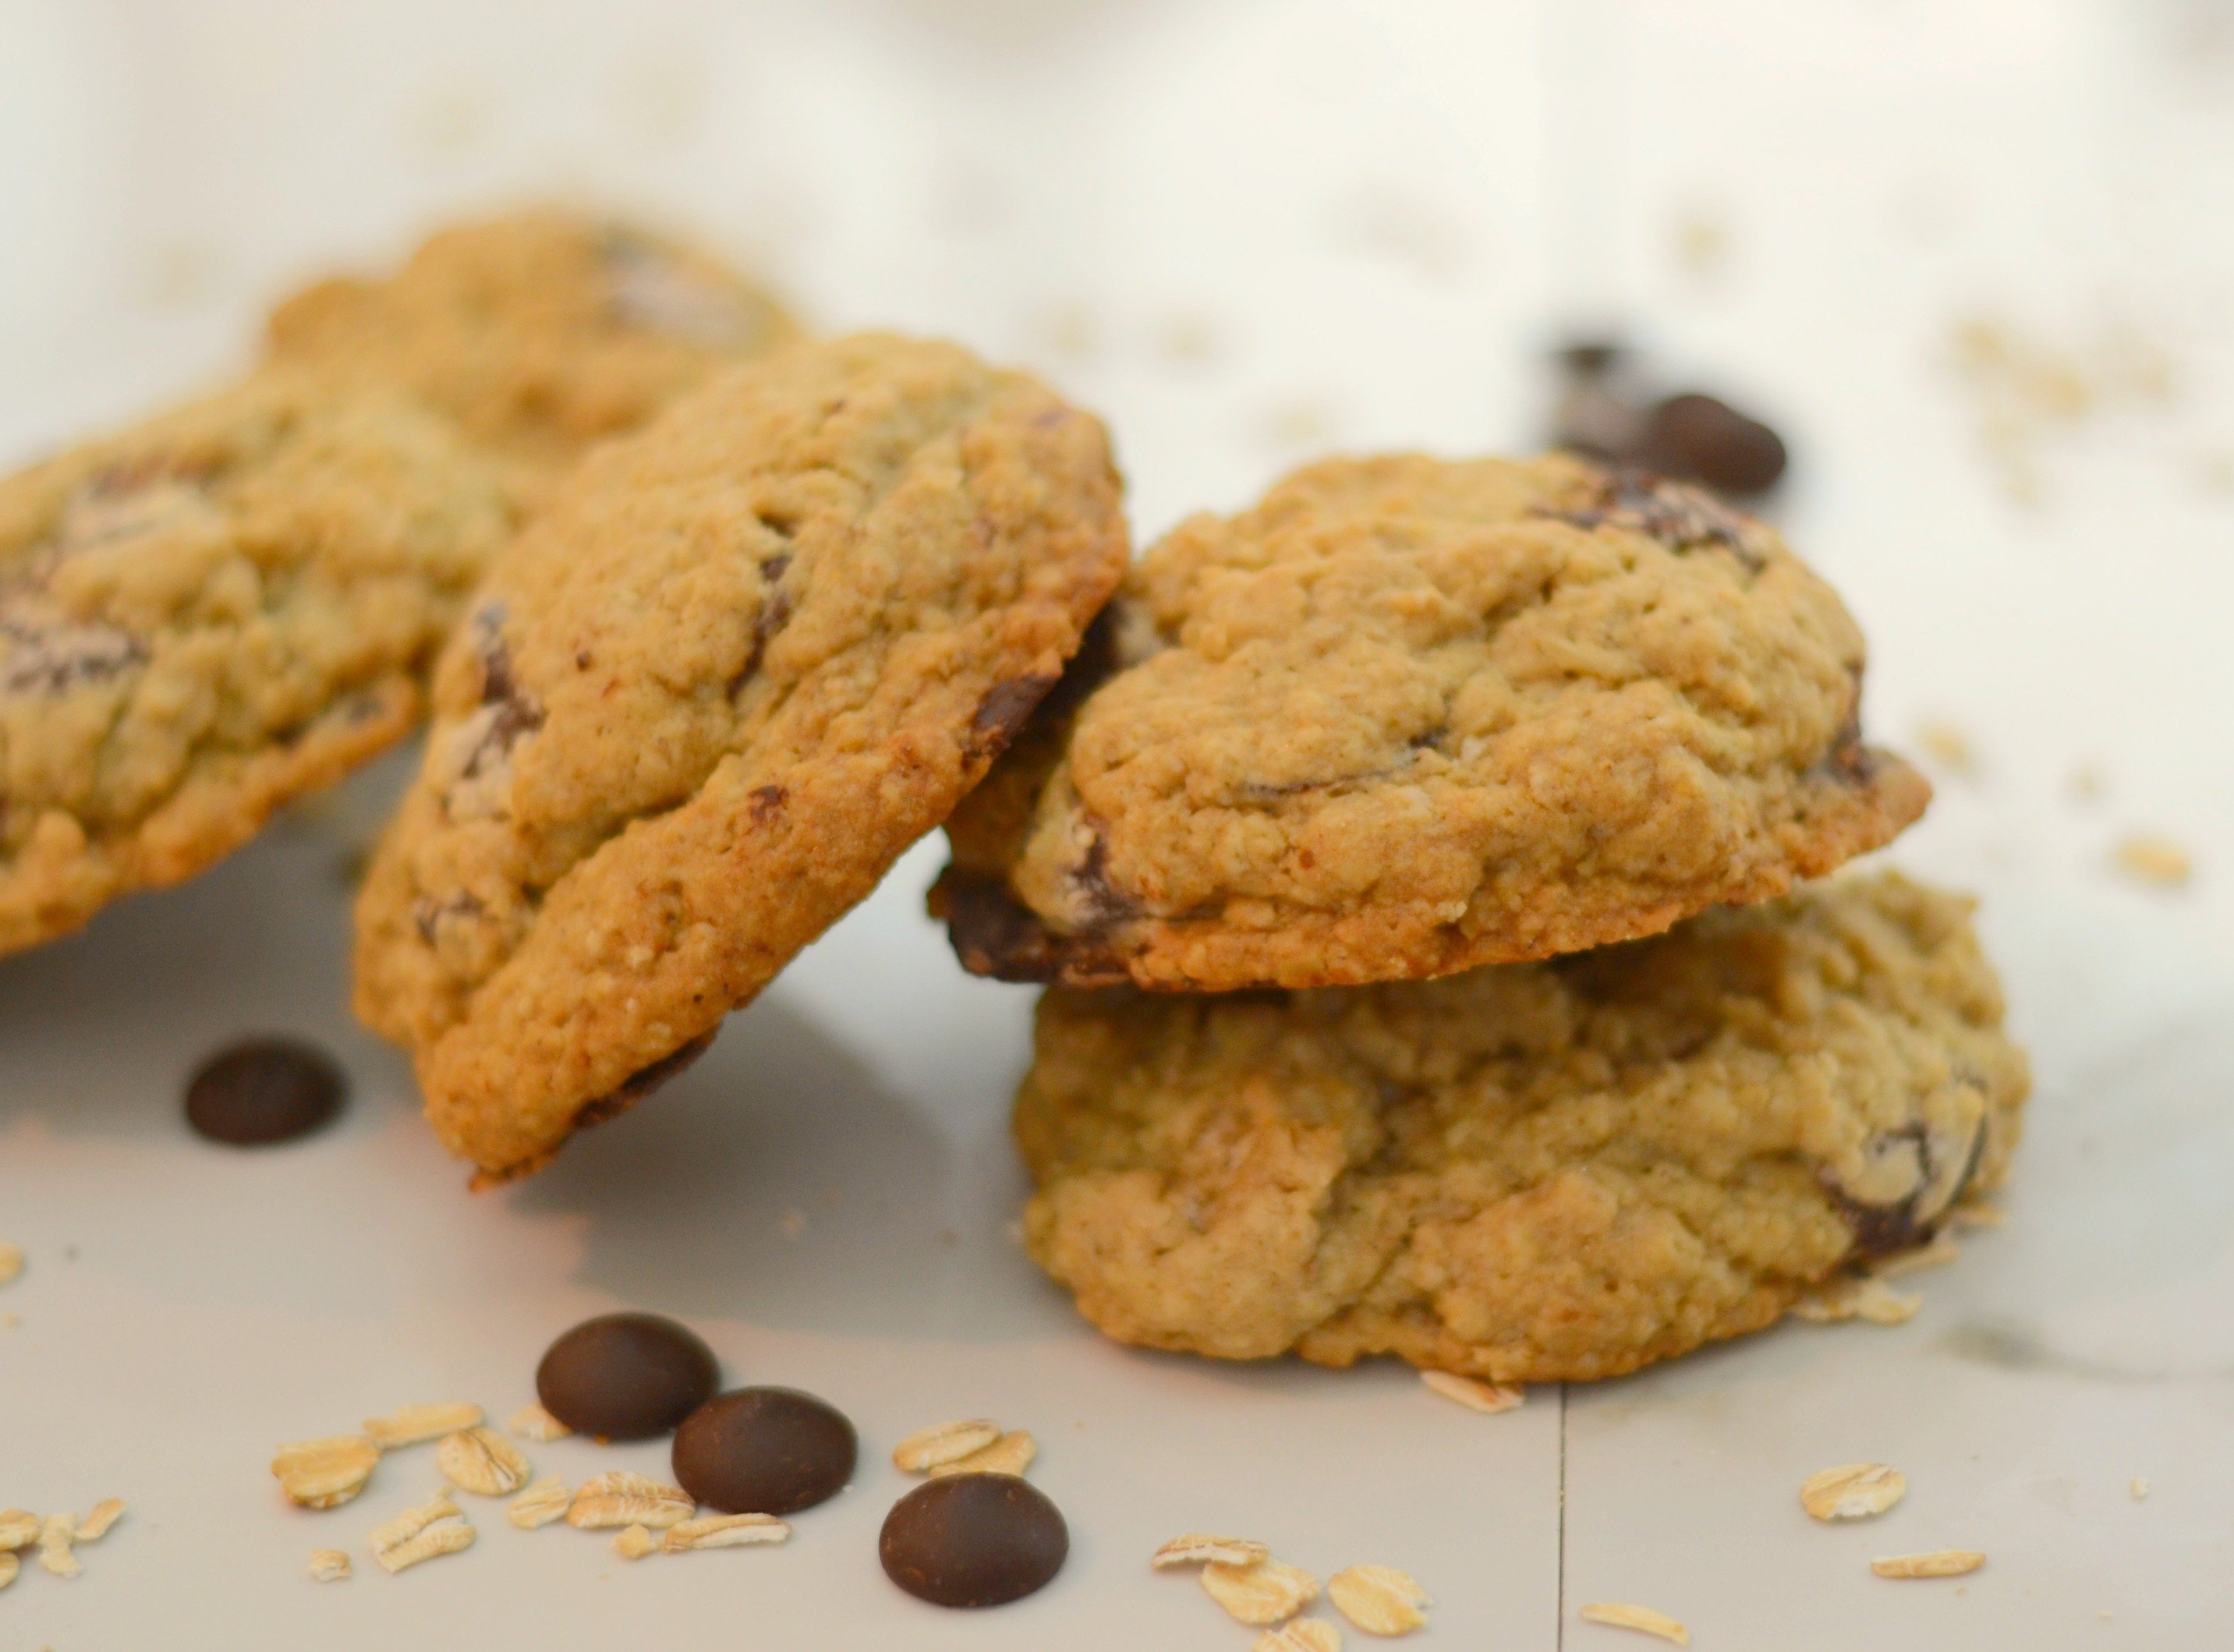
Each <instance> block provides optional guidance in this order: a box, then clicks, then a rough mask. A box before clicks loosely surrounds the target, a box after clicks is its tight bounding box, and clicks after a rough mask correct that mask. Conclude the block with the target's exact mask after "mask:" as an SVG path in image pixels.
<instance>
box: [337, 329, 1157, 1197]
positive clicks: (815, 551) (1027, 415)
mask: <svg viewBox="0 0 2234 1652" xmlns="http://www.w3.org/2000/svg"><path fill="white" fill-rule="evenodd" d="M1119 491H1120V490H1119V483H1118V480H1117V477H1116V474H1115V473H1114V470H1113V469H1112V468H1111V464H1110V457H1109V450H1108V446H1107V438H1106V437H1105V435H1104V434H1103V432H1102V429H1101V425H1100V424H1099V423H1098V422H1097V421H1095V420H1094V419H1092V418H1090V417H1088V415H1085V414H1082V413H1080V412H1077V411H1075V409H1073V408H1069V407H1068V406H1066V405H1065V404H1064V403H1063V402H1061V401H1059V400H1057V399H1056V398H1055V395H1052V394H1051V393H1050V392H1048V390H1047V389H1044V388H1042V386H1041V385H1039V384H1038V383H1036V382H1034V381H1032V380H1030V379H1029V378H1026V377H1023V376H1022V375H1017V374H1013V373H1003V372H996V371H995V370H994V369H990V368H989V367H987V366H985V365H984V364H983V363H982V362H978V361H977V359H975V358H974V357H972V356H970V355H969V354H968V353H967V352H966V351H963V350H962V349H957V348H956V347H954V346H951V345H947V344H939V343H918V342H916V341H912V340H908V339H902V338H895V337H888V336H861V337H855V338H849V339H843V340H839V341H837V342H835V343H827V344H818V345H804V346H801V347H800V348H798V349H793V350H789V351H787V352H785V353H784V354H783V355H782V356H780V357H776V358H772V359H771V360H769V361H768V362H761V363H756V364H753V365H749V366H747V367H744V368H741V369H735V370H733V371H732V372H730V373H728V374H727V375H723V376H722V377H721V378H719V379H718V380H716V381H715V382H710V383H709V384H708V385H706V386H705V387H704V388H703V389H701V390H699V391H698V392H697V393H696V394H695V395H691V396H689V397H688V398H686V399H685V400H684V401H683V402H680V403H678V404H677V405H676V407H675V408H673V409H671V410H670V412H669V413H668V414H667V415H664V416H663V418H662V419H661V420H659V421H657V422H656V423H655V424H654V425H653V426H652V427H651V428H650V429H648V430H646V431H644V432H643V433H642V434H639V435H637V436H635V437H631V438H630V439H628V440H626V441H623V442H619V443H617V444H614V445H612V446H611V447H607V448H604V449H603V450H601V451H600V452H598V453H597V454H593V455H591V457H590V458H589V459H587V460H585V461H584V464H583V465H582V467H580V468H579V470H578V471H577V472H576V473H574V474H573V475H572V476H570V477H569V478H568V479H567V480H565V482H564V483H563V484H562V485H561V486H560V487H559V491H558V493H556V494H555V495H554V497H553V498H552V500H551V502H550V504H549V505H548V506H547V507H546V508H545V512H544V513H543V514H542V515H541V516H539V518H538V519H536V520H535V521H534V522H532V523H531V524H530V526H528V527H527V529H526V531H525V532H523V533H522V534H521V535H520V536H519V539H516V540H514V541H513V545H512V547H511V549H510V550H508V551H507V552H506V553H505V555H504V556H503V558H501V559H500V562H499V564H498V565H497V567H496V570H495V571H494V572H493V575H492V576H491V578H490V582H489V584H488V586H487V589H486V590H485V591H483V592H482V594H481V596H480V597H479V598H478V600H477V603H476V606H475V610H474V614H473V615H472V617H471V619H470V621H469V623H468V624H467V625H466V626H465V627H464V628H463V629H462V630H461V633H460V635H459V636H458V637H457V638H456V639H455V640H454V642H453V643H452V645H451V647H450V649H449V650H448V651H447V655H446V656H445V658H444V660H443V662H442V664H441V668H440V669H439V671H438V673H437V676H436V685H435V696H436V718H437V721H436V724H435V728H434V735H433V736H432V739H431V741H430V743H429V747H428V755H427V761H426V766H425V768H424V770H423V772H422V773H421V777H420V779H419V781H418V784H417V786H416V787H415V789H414V790H413V791H412V793H410V795H409V797H408V799H407V800H406V801H405V803H404V806H403V808H402V813H401V815H400V817H399V819H398V820H397V822H396V823H395V826H393V827H391V829H390V831H389V835H388V837H387V839H386V841H385V842H384V844H383V845H382V849H381V851H380V853H379V855H378V856H377V858H376V862H375V865H374V867H373V870H372V872H371V875H370V877H369V880H368V882H367V884H366V886H365V889H364V891H363V896H362V898H361V900H360V903H359V905H358V908H357V925H358V939H357V954H356V965H357V991H356V1002H357V1008H358V1011H359V1013H360V1014H361V1015H363V1017H364V1019H365V1020H366V1021H367V1022H369V1023H370V1024H371V1025H373V1026H374V1027H376V1028H379V1029H380V1030H381V1031H382V1032H383V1033H386V1034H388V1035H389V1036H391V1037H393V1038H395V1039H397V1040H398V1041H402V1042H403V1043H406V1044H408V1045H410V1046H412V1047H413V1048H415V1051H416V1052H417V1062H418V1070H419V1077H420V1082H421V1087H422V1088H423V1089H424V1091H425V1093H426V1096H427V1106H428V1115H429V1117H430V1118H431V1119H432V1120H433V1121H434V1126H435V1128H436V1129H437V1130H438V1131H439V1132H440V1133H441V1136H442V1139H444V1140H445V1141H446V1142H447V1143H448V1144H449V1145H450V1146H451V1147H452V1148H454V1150H455V1151H457V1152H460V1153H461V1154H463V1155H464V1156H466V1157H467V1158H469V1159H472V1160H474V1163H475V1164H477V1165H479V1166H480V1167H481V1168H482V1170H483V1171H484V1172H487V1173H488V1174H489V1175H490V1176H493V1177H500V1176H505V1175H510V1174H514V1173H518V1172H525V1171H527V1170H532V1169H533V1168H535V1167H536V1166H538V1165H539V1164H540V1163H541V1161H542V1160H543V1159H545V1158H547V1157H548V1156H549V1154H550V1153H551V1152H552V1151H554V1150H555V1149H556V1148H557V1147H558V1146H559V1144H560V1143H561V1142H563V1141H564V1140H565V1138H566V1135H567V1133H568V1132H570V1131H571V1130H572V1129H573V1128H575V1127H576V1126H578V1125H581V1124H584V1123H588V1122H592V1121H594V1120H598V1119H600V1118H603V1117H606V1116H609V1115H610V1114H611V1113H613V1112H615V1111H617V1110H618V1109H619V1108H621V1107H625V1106H626V1105H628V1104H629V1103H630V1101H632V1100H635V1099H636V1098H637V1096H639V1095H641V1094H643V1092H644V1091H645V1090H647V1089H648V1088H650V1087H651V1085H652V1084H654V1083H656V1081H658V1080H659V1079H661V1078H663V1077H665V1076H667V1075H668V1074H670V1073H672V1072H673V1071H674V1070H676V1068H677V1067H678V1066H679V1065H680V1064H682V1063H683V1062H686V1061H689V1059H690V1058H691V1056H692V1055H695V1054H696V1051H697V1050H698V1049H699V1048H702V1043H703V1041H705V1040H707V1039H709V1038H710V1037H711V1035H713V1032H714V1030H715V1028H716V1027H717V1026H719V1024H720V1022H721V1020H722V1016H723V1015H726V1014H727V1013H728V1011H729V1010H730V1009H734V1008H735V1007H736V1006H737V1005H739V1004H741V1003H743V1002H746V1001H747V1000H748V999H749V998H751V997H752V996H753V995H754V994H755V993H756V992H758V991H759V990H760V989H761V987H762V986H764V985H765V984H766V983H768V980H769V978H770V977H771V976H774V974H775V972H776V971H777V970H779V969H781V967H782V966H783V964H784V963H786V962H787V961H788V960H789V959H790V957H792V955H793V954H794V952H796V951H797V950H799V949H800V947H801V946H803V945H804V944H806V943H807V941H809V940H811V939H812V938H813V937H814V936H816V935H817V934H819V933H820V932H821V930H823V929H824V928H826V926H827V925H828V924H830V923H831V922H833V920H834V919H835V918H837V917H839V915H840V914H841V913H843V912H844V911H846V909H847V908H848V907H850V906H852V904H854V903H855V902H856V901H858V900H859V899H860V898H862V897H863V896H864V895H866V894H867V893H868V892H869V891H870V889H871V888H872V887H873V886H874V885H875V884H876V882H877V880H878V878H880V877H881V876H882V875H883V874H884V872H885V869H886V868H887V867H889V866H890V865H891V864H892V860H893V859H894V858H895V857H896V856H898V854H899V853H900V852H901V851H902V850H904V849H905V847H906V846H908V845H909V844H910V843H911V842H913V841H914V840H915V839H917V838H918V837H919V836H921V835H922V834H923V833H925V832H927V831H929V830H930V829H931V827H933V826H937V824H938V823H939V822H940V821H941V820H943V819H944V818H945V817H946V815H947V813H949V812H950V810H951V809H952V808H953V806H954V804H955V802H956V800H957V799H958V798H960V797H961V795H962V794H963V792H965V791H966V790H968V788H969V787H970V786H971V785H972V784H973V783H974V782H975V781H976V780H977V779H978V777H979V776H980V775H982V774H983V773H984V770H985V768H986V767H987V765H988V764H990V762H991V761H992V760H993V758H994V757H995V756H996V754H998V753H999V752H1000V750H1001V749H1002V748H1003V747H1004V746H1005V745H1006V744H1007V743H1008V741H1009V737H1010V736H1011V735H1013V734H1014V733H1015V731H1016V728H1017V727H1018V726H1019V725H1020V724H1021V723H1022V722H1023V721H1024V720H1025V718H1026V717H1028V716H1029V714H1030V712H1031V710H1032V708H1033V706H1034V705H1035V703H1036V702H1037V701H1038V700H1039V698H1040V697H1041V696H1042V695H1043V694H1045V693H1046V691H1047V690H1048V688H1049V687H1050V686H1051V685H1052V684H1053V683H1054V682H1055V681H1056V680H1057V678H1058V676H1060V674H1061V669H1062V666H1063V663H1064V662H1065V661H1066V660H1067V659H1068V657H1069V656H1070V655H1071V654H1072V653H1073V652H1074V651H1075V650H1076V649H1077V647H1078V644H1079V638H1080V635H1081V632H1082V631H1083V630H1085V628H1086V626H1087V624H1088V621H1089V620H1090V619H1091V618H1092V617H1093V616H1094V613H1095V611H1097V610H1099V609H1100V608H1101V606H1102V604H1104V602H1106V601H1107V598H1108V596H1109V594H1110V592H1111V591H1114V589H1115V587H1116V585H1117V583H1118V581H1119V580H1120V578H1122V575H1123V571H1124V566H1125V562H1126V558H1127V539H1126V533H1125V527H1124V521H1123V518H1122V515H1121V513H1120V506H1119Z"/></svg>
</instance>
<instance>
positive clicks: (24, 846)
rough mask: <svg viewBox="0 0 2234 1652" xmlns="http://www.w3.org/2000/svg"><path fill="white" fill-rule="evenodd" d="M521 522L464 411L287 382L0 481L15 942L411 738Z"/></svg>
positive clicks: (2, 680)
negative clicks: (428, 678) (470, 603)
mask: <svg viewBox="0 0 2234 1652" xmlns="http://www.w3.org/2000/svg"><path fill="white" fill-rule="evenodd" d="M511 526H512V518H511V514H510V512H509V509H508V507H507V506H506V502H505V498H504V494H503V492H502V489H501V487H500V483H499V481H498V479H497V477H496V476H495V474H494V473H493V471H492V469H491V468H490V467H489V466H488V465H487V462H486V461H485V460H483V459H482V458H480V456H479V455H478V454H476V453H474V451H472V450H470V449H468V448H467V447H466V446H465V445H464V444H463V443H462V442H461V441H460V440H459V438H458V437H457V434H456V433H455V432H454V430H453V429H452V428H451V427H450V426H449V424H448V423H447V421H443V420H441V419H438V418H437V417H435V416H434V415H432V414H430V413H428V412H425V411H423V410H422V409H420V408H416V407H415V406H412V405H410V404H408V403H406V402H402V401H401V400H400V399H392V398H389V397H386V396H382V395H365V396H361V397H353V398H349V399H347V400H343V401H335V400H332V399H330V397H329V396H328V395H326V394H325V392H324V391H323V389H322V388H320V387H317V386H314V385H312V384H310V383H309V382H305V381H304V380H302V379H299V378H297V377H295V376H293V375H286V374H281V373H267V374H265V375H262V376H260V377H258V378H257V379H254V380H251V381H250V382H247V383H246V384H245V385H243V386H240V387H238V388H236V389H232V390H229V391H226V392H224V393H222V394H220V395H214V396H212V397H211V398H209V399H207V400H206V401H203V402H197V403H195V404H193V405H191V406H188V407H186V408H180V409H178V410H175V411H173V412H171V413H168V414H165V415H161V416H160V417H158V418H154V419H151V420H149V421H147V422H145V423H143V424H140V425H139V426H137V427H134V428H131V429H129V430H127V431H126V432H124V433H122V434H119V435H116V436H114V437H111V438H108V439H107V440H105V441H95V442H92V443H89V444H88V445H87V446H84V447H79V448H77V449H75V451H73V452H69V453H67V454H62V455H61V456H59V457H57V458H55V459H51V460H47V461H46V462H44V463H42V464H40V465H36V466H34V467H32V468H30V469H29V470H26V471H23V472H21V473H17V474H16V475H14V476H11V477H9V478H7V479H5V480H0V952H10V951H14V950H18V949H20V948H23V947H27V946H31V945H34V944H36V943H39V942H42V941H47V940H51V939H53V938H54V937H56V936H59V935H62V934H63V933H65V932H67V931H69V930H73V929H75V928H76V927H77V926H78V925H80V924H83V923H84V922H85V921H86V920H87V919H88V917H92V915H93V914H94V913H95V911H98V910H99V909H100V908H101V906H103V905H105V904H108V902H109V901H111V900H113V899H114V898H116V897H118V896H119V895H122V894H125V893H127V892H128V891H132V890H134V889H140V888H146V887H148V886H151V885H160V884H172V883H176V882H178V881H179V880H180V879H181V878H187V877H190V876H192V875H193V873H195V872H199V871H201V870H202V869H203V868H204V867H206V866H207V865H210V864H211V863H212V862H213V861H215V860H218V859H220V858H221V857H223V856H224V855H225V854H227V853H229V852H232V850H234V849H236V848H238V847H239V846H241V845H242V844H243V843H245V842H246V841H247V840H248V839H249V838H250V837H251V836H253V835H254V833H256V831H257V829H258V827H259V826H262V825H263V823H264V822H265V819H267V818H269V816H270V815H271V812H272V811H273V810H274V809H275V808H277V807H278V806H279V805H280V804H282V803H284V802H285V801H286V800H288V799H289V798H291V797H294V796H296V795H297V794H298V793H303V792H306V791H309V790H310V789H312V788H314V787H320V786H323V785H325V784H327V783H329V782H330V781H332V780H336V779H338V778H340V777H341V776H342V775H343V774H345V773H347V772H348V771H349V769H350V768H352V767H355V766H356V764H358V763H361V762H363V761H364V760H365V759H367V758H368V757H370V756H371V755H372V754H375V753H376V752H378V751H379V750H381V749H382V748H383V747H385V746H387V745H389V744H390V743H391V742H392V741H395V740H397V739H398V738H400V737H401V736H402V735H404V734H406V733H408V731H409V729H410V728H411V726H412V724H413V723H414V722H415V721H416V720H417V717H418V715H419V712H420V709H421V690H420V688H419V686H418V684H419V681H420V677H421V673H422V672H423V671H424V669H425V668H426V666H427V664H428V662H429V661H430V660H431V659H432V658H433V657H434V653H435V650H437V648H438V647H439V646H440V644H441V639H442V638H443V637H445V636H446V635H447V633H448V631H449V629H450V627H451V625H452V624H453V623H454V621H455V620H456V618H457V617H458V614H459V612H460V611H461V609H462V608H463V606H464V604H465V601H466V597H467V593H468V592H469V591H471V590H472V588H473V586H474V584H476V583H477V582H478V581H479V579H480V575H481V574H482V572H483V571H485V570H486V569H487V566H488V565H489V563H490V562H491V561H492V560H493V558H494V556H495V553H496V551H497V549H498V548H499V547H500V545H502V544H503V543H504V541H505V539H506V538H507V537H508V535H509V533H510V531H511Z"/></svg>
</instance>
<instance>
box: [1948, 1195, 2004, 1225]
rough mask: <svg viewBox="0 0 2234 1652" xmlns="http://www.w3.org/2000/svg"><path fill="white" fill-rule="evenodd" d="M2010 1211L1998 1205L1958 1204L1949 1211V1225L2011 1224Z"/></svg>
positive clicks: (1979, 1203) (1982, 1203) (1980, 1203)
mask: <svg viewBox="0 0 2234 1652" xmlns="http://www.w3.org/2000/svg"><path fill="white" fill-rule="evenodd" d="M1947 1225H1948V1226H1950V1227H1953V1228H1998V1227H2006V1226H2007V1225H2009V1212H2008V1211H2005V1210H2003V1209H2002V1207H2001V1206H2000V1205H1988V1204H1986V1203H1984V1202H1983V1201H1980V1202H1978V1203H1976V1204H1969V1205H1956V1207H1955V1208H1954V1209H1953V1210H1951V1211H1948V1212H1947Z"/></svg>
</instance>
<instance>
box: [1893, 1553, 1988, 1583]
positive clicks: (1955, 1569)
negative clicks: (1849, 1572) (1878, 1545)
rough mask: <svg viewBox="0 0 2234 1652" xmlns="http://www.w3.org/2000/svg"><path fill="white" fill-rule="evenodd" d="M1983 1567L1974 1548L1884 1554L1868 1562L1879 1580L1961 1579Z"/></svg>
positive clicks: (1980, 1557) (1984, 1558) (1983, 1558)
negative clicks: (1899, 1578)
mask: <svg viewBox="0 0 2234 1652" xmlns="http://www.w3.org/2000/svg"><path fill="white" fill-rule="evenodd" d="M1984 1564H1986V1557H1985V1556H1983V1555H1982V1554H1980V1553H1979V1552H1978V1551H1976V1550H1975V1549H1934V1550H1933V1551H1931V1552H1930V1553H1929V1554H1922V1555H1885V1556H1882V1557H1879V1558H1878V1559H1876V1560H1872V1561H1871V1562H1870V1570H1871V1571H1873V1572H1875V1573H1877V1575H1878V1577H1962V1576H1963V1575H1964V1574H1965V1573H1966V1572H1973V1571H1976V1570H1978V1568H1979V1567H1981V1566H1983V1565H1984Z"/></svg>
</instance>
